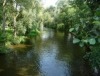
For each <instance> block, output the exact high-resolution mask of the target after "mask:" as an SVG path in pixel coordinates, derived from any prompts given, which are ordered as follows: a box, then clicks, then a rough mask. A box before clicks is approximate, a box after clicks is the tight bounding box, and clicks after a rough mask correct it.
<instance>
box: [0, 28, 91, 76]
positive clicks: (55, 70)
mask: <svg viewBox="0 0 100 76" xmlns="http://www.w3.org/2000/svg"><path fill="white" fill-rule="evenodd" d="M31 42H32V43H34V45H24V44H20V45H14V46H12V50H13V52H12V53H9V54H7V55H0V76H92V71H91V69H90V67H89V65H88V63H86V62H85V61H84V59H83V56H84V52H83V51H82V49H81V48H79V47H78V46H77V45H74V44H72V42H71V40H70V39H69V38H68V39H67V38H64V34H63V33H61V32H55V31H54V30H51V29H46V30H44V31H43V33H42V34H41V35H40V36H37V37H36V38H34V39H32V40H31Z"/></svg>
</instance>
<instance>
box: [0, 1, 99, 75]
mask: <svg viewBox="0 0 100 76" xmlns="http://www.w3.org/2000/svg"><path fill="white" fill-rule="evenodd" d="M45 28H47V29H52V30H54V31H55V32H57V31H59V32H61V33H62V34H64V35H63V36H64V37H65V38H66V39H68V37H69V36H70V39H71V42H72V44H73V45H77V46H78V47H79V48H81V49H83V51H84V56H82V58H83V60H85V61H87V62H89V65H90V67H91V68H92V70H93V71H92V72H95V73H96V74H95V75H94V76H100V0H58V1H57V2H56V6H50V7H48V8H44V7H43V4H42V0H0V56H2V55H6V54H8V53H12V50H11V48H10V47H11V46H15V45H19V44H30V45H32V46H33V47H34V45H35V44H37V43H38V41H37V42H35V43H32V41H30V40H31V39H33V38H34V39H35V38H36V37H37V36H39V35H41V34H42V32H43V31H44V29H45ZM54 36H55V35H54ZM29 41H30V42H29ZM63 45H64V44H63ZM37 46H38V45H37ZM77 50H78V49H77ZM80 51H81V50H80ZM0 59H1V58H0ZM5 63H6V62H5ZM0 66H2V65H0ZM0 73H1V71H0ZM2 76H5V75H2ZM12 76H17V75H12ZM18 76H29V75H18ZM32 76H35V75H32ZM40 76H42V75H40ZM43 76H53V75H43ZM59 76H60V75H59ZM68 76H71V75H68ZM73 76H76V75H73ZM79 76H81V75H79ZM82 76H85V75H82ZM87 76H90V75H87Z"/></svg>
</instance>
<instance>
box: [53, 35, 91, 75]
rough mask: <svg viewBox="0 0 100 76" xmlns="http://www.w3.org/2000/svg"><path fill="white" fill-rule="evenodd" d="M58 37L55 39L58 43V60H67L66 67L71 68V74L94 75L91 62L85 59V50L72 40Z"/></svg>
mask: <svg viewBox="0 0 100 76" xmlns="http://www.w3.org/2000/svg"><path fill="white" fill-rule="evenodd" d="M57 36H58V37H57V38H56V39H55V40H56V41H57V44H58V49H59V52H58V54H57V58H58V60H61V61H64V62H66V64H67V65H66V66H65V67H66V68H69V69H68V70H69V72H70V76H92V74H91V72H92V71H91V68H90V67H89V63H86V62H85V61H84V60H83V55H84V53H83V51H82V49H80V48H79V46H77V45H73V44H72V43H71V42H70V40H69V41H67V40H64V39H67V38H64V39H62V38H63V37H62V38H61V37H59V35H57Z"/></svg>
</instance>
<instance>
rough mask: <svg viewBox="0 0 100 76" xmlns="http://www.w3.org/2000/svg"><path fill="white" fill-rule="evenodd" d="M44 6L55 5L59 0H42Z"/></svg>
mask: <svg viewBox="0 0 100 76" xmlns="http://www.w3.org/2000/svg"><path fill="white" fill-rule="evenodd" d="M42 2H43V6H44V8H47V7H50V6H55V3H56V2H57V0H42Z"/></svg>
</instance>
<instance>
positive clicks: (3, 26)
mask: <svg viewBox="0 0 100 76" xmlns="http://www.w3.org/2000/svg"><path fill="white" fill-rule="evenodd" d="M5 5H6V0H4V2H3V25H2V33H3V35H4V36H5V27H6V12H5Z"/></svg>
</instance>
